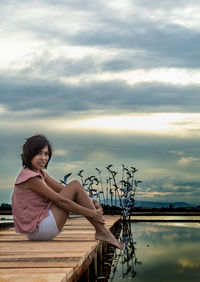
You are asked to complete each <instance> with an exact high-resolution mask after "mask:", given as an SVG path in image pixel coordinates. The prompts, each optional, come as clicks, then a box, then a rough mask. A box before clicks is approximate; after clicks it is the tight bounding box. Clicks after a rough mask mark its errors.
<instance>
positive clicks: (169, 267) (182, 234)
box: [108, 222, 200, 282]
mask: <svg viewBox="0 0 200 282" xmlns="http://www.w3.org/2000/svg"><path fill="white" fill-rule="evenodd" d="M199 230H200V223H188V222H177V223H175V222H169V223H166V222H160V223H157V222H138V223H130V225H127V226H125V227H124V235H123V234H122V233H123V231H122V232H121V236H122V235H123V237H124V240H125V241H126V242H127V244H126V248H125V250H124V251H119V250H116V253H115V257H114V260H113V262H112V267H111V272H110V278H109V280H108V281H115V282H117V281H134V282H150V281H151V282H165V281H166V282H168V281H171V282H177V281H180V282H183V281H187V282H188V281H192V282H197V281H198V282H199V281H200V243H199V239H200V232H199Z"/></svg>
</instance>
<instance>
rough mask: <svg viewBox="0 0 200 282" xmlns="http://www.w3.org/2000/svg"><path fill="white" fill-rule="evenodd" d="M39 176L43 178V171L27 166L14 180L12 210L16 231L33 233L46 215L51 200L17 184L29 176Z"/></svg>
mask: <svg viewBox="0 0 200 282" xmlns="http://www.w3.org/2000/svg"><path fill="white" fill-rule="evenodd" d="M37 176H40V177H41V178H42V180H43V181H45V180H44V172H43V171H40V172H39V173H37V172H34V171H32V170H30V169H28V168H25V169H23V170H22V171H21V172H20V174H19V175H18V177H17V180H16V182H15V187H14V192H13V194H12V212H13V219H14V225H15V230H16V232H18V233H23V234H27V233H33V232H35V231H37V230H38V227H39V223H40V221H41V220H42V219H44V218H45V217H47V216H48V210H49V207H50V205H51V201H49V200H47V199H46V198H44V197H42V196H41V195H40V194H37V193H36V192H34V191H32V190H24V189H21V188H19V187H18V184H20V183H23V182H25V181H26V180H28V179H29V178H31V177H37Z"/></svg>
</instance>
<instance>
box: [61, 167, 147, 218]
mask: <svg viewBox="0 0 200 282" xmlns="http://www.w3.org/2000/svg"><path fill="white" fill-rule="evenodd" d="M95 170H96V171H97V173H98V175H97V176H96V175H91V176H86V177H85V176H84V170H80V171H79V172H78V174H77V175H78V176H79V177H80V179H81V183H82V185H83V186H84V187H85V189H86V191H87V192H88V194H89V196H90V197H91V198H95V199H97V200H98V201H99V202H100V204H101V205H102V206H103V208H104V210H105V209H109V208H112V211H114V210H116V208H119V209H120V210H121V214H122V217H123V220H127V219H130V216H131V212H132V211H133V209H134V206H135V193H136V189H137V187H138V184H140V183H142V181H140V180H136V179H135V173H136V172H137V171H138V170H137V169H136V168H135V167H133V166H131V167H130V168H129V167H125V165H123V164H122V174H121V177H120V174H119V173H118V172H117V171H115V170H114V168H113V165H112V164H109V165H108V166H107V167H106V172H107V174H108V175H107V176H106V177H105V181H104V182H103V180H102V170H100V169H99V168H95ZM70 175H71V173H68V174H66V175H65V176H64V180H60V181H61V183H63V184H67V180H68V178H69V176H70ZM109 200H110V201H109Z"/></svg>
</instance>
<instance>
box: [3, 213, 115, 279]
mask: <svg viewBox="0 0 200 282" xmlns="http://www.w3.org/2000/svg"><path fill="white" fill-rule="evenodd" d="M119 218H120V217H118V216H105V219H106V226H107V227H108V228H110V227H111V226H112V225H113V224H114V223H115V222H116V221H118V220H119ZM94 234H95V230H94V228H93V226H91V224H90V223H89V222H88V221H87V220H86V219H85V218H75V219H70V220H69V221H68V222H67V223H66V224H65V226H64V228H63V231H62V232H61V233H60V234H59V235H58V236H57V237H56V238H55V239H54V240H52V241H42V242H41V241H28V240H27V238H26V236H24V235H22V234H16V233H15V230H14V229H13V228H10V229H9V230H1V231H0V282H2V281H20V282H23V281H35V282H36V281H37V282H38V281H47V282H51V281H52V282H61V281H63V282H64V281H68V282H71V281H74V279H76V278H77V277H79V276H80V275H81V273H83V272H84V271H85V270H86V269H87V268H88V266H89V264H90V263H91V261H92V259H93V257H94V256H95V254H96V253H97V250H98V249H99V246H101V245H102V243H101V242H99V241H97V240H95V238H94Z"/></svg>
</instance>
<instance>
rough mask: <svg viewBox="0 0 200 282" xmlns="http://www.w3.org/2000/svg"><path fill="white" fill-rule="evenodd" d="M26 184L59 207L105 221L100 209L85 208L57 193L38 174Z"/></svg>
mask: <svg viewBox="0 0 200 282" xmlns="http://www.w3.org/2000/svg"><path fill="white" fill-rule="evenodd" d="M26 186H27V187H28V188H29V189H31V190H33V191H34V192H36V193H38V194H40V195H41V196H43V197H45V198H46V199H48V200H50V201H52V202H54V203H55V205H56V206H57V207H59V208H60V209H62V210H64V211H66V212H74V213H78V214H82V215H84V216H86V217H92V218H93V219H95V220H97V221H99V222H101V223H104V219H103V216H102V214H101V211H100V209H95V210H92V209H88V208H85V207H83V206H81V205H79V204H77V203H75V202H73V201H72V200H70V199H67V198H65V197H63V196H62V195H60V194H59V193H57V192H56V191H54V190H52V189H51V188H50V187H49V186H48V185H47V184H46V183H45V182H44V181H42V179H41V178H40V177H38V176H36V177H33V178H30V179H28V180H27V181H26Z"/></svg>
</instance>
